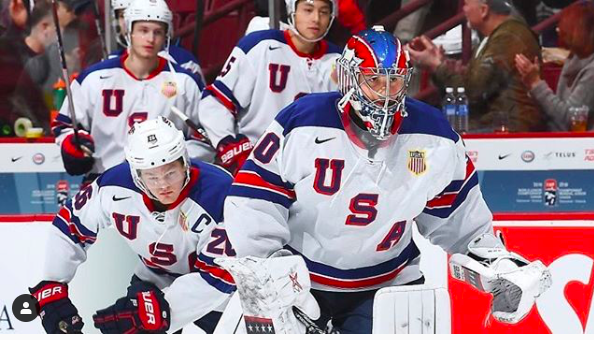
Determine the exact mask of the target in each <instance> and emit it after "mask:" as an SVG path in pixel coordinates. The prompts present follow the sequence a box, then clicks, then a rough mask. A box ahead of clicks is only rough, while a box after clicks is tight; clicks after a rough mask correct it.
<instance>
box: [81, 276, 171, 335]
mask: <svg viewBox="0 0 594 340" xmlns="http://www.w3.org/2000/svg"><path fill="white" fill-rule="evenodd" d="M93 320H94V321H95V327H96V328H98V329H99V330H101V333H104V334H136V333H140V334H143V333H165V332H166V331H167V330H168V329H169V325H170V313H169V303H167V300H165V295H164V294H163V292H162V291H161V290H160V289H159V288H157V287H156V286H154V285H152V284H150V283H148V282H143V281H141V282H138V283H135V284H133V285H132V286H131V287H129V288H128V295H126V296H125V297H123V298H120V299H118V300H117V301H116V303H115V304H114V305H112V306H110V307H107V308H105V309H101V310H98V311H97V312H96V314H95V315H93Z"/></svg>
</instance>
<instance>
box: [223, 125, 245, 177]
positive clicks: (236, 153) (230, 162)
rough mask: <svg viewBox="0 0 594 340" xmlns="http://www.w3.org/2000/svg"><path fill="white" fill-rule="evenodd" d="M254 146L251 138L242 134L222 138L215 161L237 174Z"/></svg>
mask: <svg viewBox="0 0 594 340" xmlns="http://www.w3.org/2000/svg"><path fill="white" fill-rule="evenodd" d="M252 148H253V145H252V143H251V142H250V140H249V139H248V138H247V137H246V136H244V135H242V134H239V135H237V136H236V137H233V136H227V137H225V138H223V139H221V141H220V142H219V145H218V146H217V156H216V160H215V163H216V164H219V165H221V166H222V167H224V168H225V169H227V170H228V171H229V172H230V173H231V174H232V175H233V176H235V174H237V172H238V171H239V169H240V168H241V166H242V165H243V163H244V162H245V160H246V159H247V158H248V156H249V155H250V152H251V151H252Z"/></svg>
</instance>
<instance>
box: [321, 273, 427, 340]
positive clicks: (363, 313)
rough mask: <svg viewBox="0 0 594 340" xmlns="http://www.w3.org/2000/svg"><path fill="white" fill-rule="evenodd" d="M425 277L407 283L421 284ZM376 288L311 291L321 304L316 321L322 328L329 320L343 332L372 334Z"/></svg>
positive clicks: (335, 327)
mask: <svg viewBox="0 0 594 340" xmlns="http://www.w3.org/2000/svg"><path fill="white" fill-rule="evenodd" d="M424 282H425V278H424V277H421V278H420V279H418V280H415V281H413V282H410V283H408V284H406V285H420V284H423V283H424ZM376 292H377V289H376V290H369V291H364V292H348V293H347V292H325V291H320V290H313V289H312V291H311V293H312V295H313V296H314V297H315V299H316V301H317V302H318V304H319V305H320V310H321V317H320V318H319V319H318V320H316V321H315V323H316V324H317V325H318V327H320V328H321V329H326V326H327V325H328V321H330V320H332V326H333V327H334V329H336V330H338V332H340V333H343V334H371V330H372V325H373V321H372V320H373V319H372V318H373V297H374V296H375V293H376Z"/></svg>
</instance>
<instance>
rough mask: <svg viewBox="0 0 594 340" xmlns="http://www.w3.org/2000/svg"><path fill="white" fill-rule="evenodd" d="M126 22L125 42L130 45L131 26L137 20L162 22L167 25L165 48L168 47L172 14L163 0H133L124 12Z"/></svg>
mask: <svg viewBox="0 0 594 340" xmlns="http://www.w3.org/2000/svg"><path fill="white" fill-rule="evenodd" d="M124 20H125V22H126V29H127V30H128V32H126V43H127V46H128V48H130V46H131V36H130V35H131V34H132V26H133V25H134V23H135V22H137V21H156V22H162V23H164V24H165V25H166V26H167V41H166V42H165V50H168V49H169V44H170V42H171V37H172V36H173V14H172V13H171V10H170V9H169V6H167V3H166V2H165V1H164V0H133V1H132V3H131V4H130V6H128V8H126V11H125V12H124Z"/></svg>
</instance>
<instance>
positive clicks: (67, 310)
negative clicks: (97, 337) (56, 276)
mask: <svg viewBox="0 0 594 340" xmlns="http://www.w3.org/2000/svg"><path fill="white" fill-rule="evenodd" d="M29 292H31V295H33V297H35V298H36V299H37V301H38V302H39V316H40V317H41V324H42V325H43V328H44V329H45V331H46V332H47V333H48V334H82V331H81V330H82V328H83V325H84V323H83V321H82V318H81V317H80V315H78V310H76V307H74V305H73V304H72V301H70V298H68V286H67V285H65V284H63V283H59V282H54V281H41V282H40V283H39V284H37V286H35V287H33V288H29Z"/></svg>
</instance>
